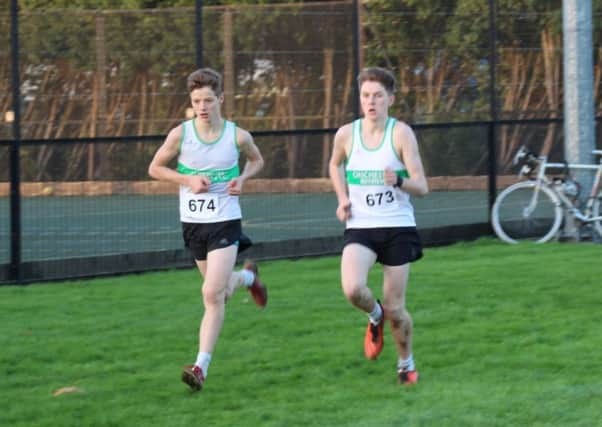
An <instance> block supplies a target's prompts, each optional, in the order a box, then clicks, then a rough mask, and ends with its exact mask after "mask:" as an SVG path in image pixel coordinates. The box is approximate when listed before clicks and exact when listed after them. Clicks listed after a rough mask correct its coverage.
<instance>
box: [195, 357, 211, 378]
mask: <svg viewBox="0 0 602 427" xmlns="http://www.w3.org/2000/svg"><path fill="white" fill-rule="evenodd" d="M209 363H211V353H205V352H203V351H199V354H197V356H196V362H195V363H194V364H195V365H196V366H198V367H200V368H201V369H202V370H203V375H204V376H205V378H207V371H208V370H209Z"/></svg>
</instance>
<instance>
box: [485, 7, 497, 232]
mask: <svg viewBox="0 0 602 427" xmlns="http://www.w3.org/2000/svg"><path fill="white" fill-rule="evenodd" d="M496 28H497V7H496V2H495V0H489V114H490V115H491V121H490V122H489V127H488V132H487V135H488V137H487V142H488V144H487V145H488V151H489V156H488V163H489V183H488V186H489V212H488V216H489V224H491V208H492V207H493V204H494V203H495V198H496V195H497V150H496V144H497V120H498V111H497V110H498V107H497V91H496V78H497V77H496V69H495V68H496V66H497V30H496Z"/></svg>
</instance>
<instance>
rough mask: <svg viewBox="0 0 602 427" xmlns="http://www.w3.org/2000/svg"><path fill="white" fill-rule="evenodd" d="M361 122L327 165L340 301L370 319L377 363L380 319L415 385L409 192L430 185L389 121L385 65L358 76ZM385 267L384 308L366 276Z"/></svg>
mask: <svg viewBox="0 0 602 427" xmlns="http://www.w3.org/2000/svg"><path fill="white" fill-rule="evenodd" d="M357 80H358V86H359V89H360V104H361V108H362V113H363V117H362V118H361V119H358V120H355V121H353V122H351V123H347V124H346V125H344V126H342V127H341V128H340V129H339V130H338V131H337V133H336V135H335V138H334V147H333V152H332V156H331V159H330V164H329V172H330V178H331V181H332V184H333V187H334V190H335V193H336V195H337V200H338V207H337V211H336V215H337V218H338V219H339V220H340V221H342V222H345V224H346V227H345V233H344V248H343V254H342V257H341V283H342V288H343V293H344V294H345V297H346V298H347V299H348V300H349V301H350V302H351V304H353V305H354V306H355V307H357V308H358V309H360V310H362V311H364V312H366V313H367V314H368V317H369V321H368V327H367V328H366V334H365V337H364V353H365V355H366V357H367V358H369V359H376V358H377V357H378V355H379V354H380V352H381V351H382V349H383V344H384V339H383V331H384V321H385V319H388V320H389V324H390V327H391V336H392V339H393V342H394V343H395V346H396V349H397V352H398V354H399V357H398V362H397V375H398V378H399V381H400V382H401V383H402V384H414V383H416V382H417V381H418V371H417V370H416V366H415V363H414V359H413V356H412V332H413V328H412V318H411V316H410V314H409V313H408V311H407V310H406V307H405V291H406V287H407V282H408V277H409V272H410V263H411V262H414V261H417V260H418V259H420V258H421V257H422V246H421V242H420V238H419V236H418V233H417V231H416V221H415V219H414V209H413V207H412V204H411V202H410V195H413V196H424V195H426V194H427V193H428V185H427V181H426V177H425V175H424V168H423V166H422V160H421V158H420V153H419V150H418V144H417V142H416V137H415V135H414V132H413V131H412V129H411V128H410V127H409V126H408V125H406V124H405V123H403V122H400V121H397V120H395V119H394V118H391V117H389V114H388V111H389V107H390V106H391V105H392V104H393V102H394V100H395V98H394V95H393V94H394V92H395V78H394V77H393V74H392V73H391V72H390V71H388V70H385V69H383V68H378V67H372V68H366V69H364V70H362V72H361V73H360V74H359V76H358V79H357ZM376 262H378V263H380V264H381V265H382V266H383V277H384V282H383V303H382V304H381V303H380V301H378V300H377V299H376V298H375V297H374V296H373V293H372V291H371V290H370V288H369V287H368V273H369V271H370V269H371V268H372V266H373V265H374V264H375V263H376Z"/></svg>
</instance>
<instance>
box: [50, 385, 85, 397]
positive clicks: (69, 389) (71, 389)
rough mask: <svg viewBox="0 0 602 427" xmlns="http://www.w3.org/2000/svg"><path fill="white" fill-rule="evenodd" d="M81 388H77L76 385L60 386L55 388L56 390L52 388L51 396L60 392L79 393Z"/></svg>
mask: <svg viewBox="0 0 602 427" xmlns="http://www.w3.org/2000/svg"><path fill="white" fill-rule="evenodd" d="M81 392H82V390H81V389H79V388H77V387H73V386H71V387H61V388H57V389H56V390H54V391H53V392H52V395H53V396H59V395H61V394H65V393H81Z"/></svg>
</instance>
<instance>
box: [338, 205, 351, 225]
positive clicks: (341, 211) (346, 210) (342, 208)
mask: <svg viewBox="0 0 602 427" xmlns="http://www.w3.org/2000/svg"><path fill="white" fill-rule="evenodd" d="M337 218H338V219H339V221H341V222H345V221H347V220H348V219H349V218H351V202H350V201H349V200H347V201H345V202H342V203H339V206H338V207H337Z"/></svg>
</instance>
